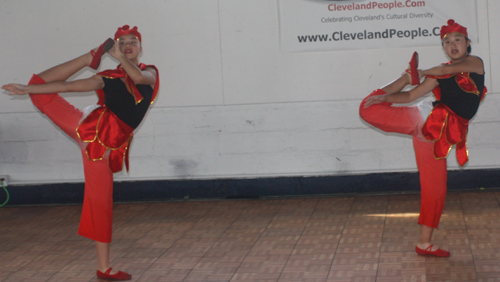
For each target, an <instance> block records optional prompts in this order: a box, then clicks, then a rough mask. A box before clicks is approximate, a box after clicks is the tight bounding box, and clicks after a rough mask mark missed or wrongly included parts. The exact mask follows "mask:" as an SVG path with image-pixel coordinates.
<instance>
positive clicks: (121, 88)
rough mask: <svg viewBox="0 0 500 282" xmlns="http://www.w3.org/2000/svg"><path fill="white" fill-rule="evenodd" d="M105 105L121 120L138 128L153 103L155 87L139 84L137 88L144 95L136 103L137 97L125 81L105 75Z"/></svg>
mask: <svg viewBox="0 0 500 282" xmlns="http://www.w3.org/2000/svg"><path fill="white" fill-rule="evenodd" d="M102 80H103V81H104V88H103V89H102V90H103V91H104V105H106V107H108V109H110V110H111V111H112V112H113V113H114V114H115V115H116V116H117V117H118V118H119V119H120V120H121V121H123V122H125V123H126V124H127V125H128V126H130V127H132V128H134V129H135V128H137V127H138V126H139V124H140V123H141V121H142V119H143V118H144V116H145V115H146V112H147V111H148V109H149V106H150V105H151V98H152V96H153V87H151V85H147V84H137V85H136V87H137V90H139V92H140V93H141V95H142V96H143V99H142V101H141V102H139V103H138V104H137V105H136V104H135V99H134V96H132V94H130V92H129V91H128V90H127V86H125V83H124V82H123V81H122V80H121V79H119V78H115V79H110V78H106V77H103V78H102Z"/></svg>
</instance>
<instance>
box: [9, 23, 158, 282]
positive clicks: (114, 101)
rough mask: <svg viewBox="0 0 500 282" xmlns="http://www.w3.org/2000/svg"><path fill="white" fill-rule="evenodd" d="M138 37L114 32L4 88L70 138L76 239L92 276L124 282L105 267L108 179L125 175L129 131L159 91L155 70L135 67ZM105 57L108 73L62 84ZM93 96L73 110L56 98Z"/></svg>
mask: <svg viewBox="0 0 500 282" xmlns="http://www.w3.org/2000/svg"><path fill="white" fill-rule="evenodd" d="M141 42H142V37H141V34H140V33H139V32H138V30H137V27H134V28H132V29H130V27H129V26H128V25H125V26H123V27H120V28H118V30H117V31H116V33H115V39H114V40H113V39H111V38H109V39H108V40H106V41H105V42H104V43H103V44H101V46H99V47H98V48H97V49H95V50H92V51H91V52H90V53H87V54H84V55H82V56H80V57H77V58H76V59H73V60H71V61H68V62H66V63H63V64H61V65H57V66H55V67H53V68H50V69H48V70H46V71H43V72H41V73H39V74H38V75H33V77H32V78H31V81H30V83H29V84H28V85H21V84H6V85H4V86H3V87H2V89H5V90H7V91H9V92H10V95H25V94H29V95H30V98H31V100H32V102H33V104H34V105H35V106H36V107H37V108H38V109H39V110H40V111H41V112H42V113H44V114H45V115H46V116H47V117H48V118H50V119H51V120H52V122H54V124H55V125H56V126H58V127H59V128H61V129H62V130H63V131H64V132H65V133H66V134H68V135H69V136H70V137H71V138H73V139H74V140H75V141H76V142H77V143H78V145H79V146H80V150H81V153H82V159H83V167H84V174H85V195H84V201H83V209H82V216H81V219H80V227H79V230H78V234H79V235H81V236H84V237H87V238H90V239H92V240H94V241H95V245H96V251H97V261H98V266H97V276H98V277H99V278H101V279H109V280H130V279H131V275H130V274H128V273H126V272H122V271H115V270H113V269H112V268H111V267H110V261H109V244H110V243H111V227H112V218H113V173H114V172H118V171H121V170H122V168H123V163H124V162H125V165H126V167H127V170H128V150H129V146H130V142H131V141H132V137H133V131H134V129H135V128H137V126H139V124H140V123H141V121H142V119H143V118H144V116H145V114H146V112H147V110H148V109H149V106H150V105H151V103H153V101H154V99H155V97H156V94H157V92H158V87H159V78H158V70H157V69H156V67H155V66H153V65H144V64H139V59H138V57H139V54H140V53H141V52H142V46H141ZM105 53H108V54H110V55H111V56H112V57H113V58H115V59H116V60H118V61H119V62H120V65H119V66H118V67H117V68H116V69H114V70H106V71H103V72H99V73H97V75H94V76H92V77H90V78H87V79H81V80H74V81H66V80H67V79H68V78H69V77H70V76H72V75H73V74H75V73H76V72H78V71H79V70H81V69H82V68H85V67H90V68H93V69H97V68H98V67H99V64H100V62H101V57H102V56H103V55H104V54H105ZM94 90H95V91H96V92H97V94H98V97H99V101H98V103H97V105H94V106H90V107H87V108H85V109H84V110H79V109H76V108H75V107H73V106H72V105H70V104H69V103H68V102H67V101H66V100H65V99H63V98H62V97H61V96H59V94H58V93H60V92H84V91H94Z"/></svg>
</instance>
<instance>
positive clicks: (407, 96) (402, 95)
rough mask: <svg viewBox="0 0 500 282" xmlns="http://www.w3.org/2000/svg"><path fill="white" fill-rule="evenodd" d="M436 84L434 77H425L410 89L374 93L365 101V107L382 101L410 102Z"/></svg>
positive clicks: (429, 90) (430, 89)
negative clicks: (420, 82) (381, 93)
mask: <svg viewBox="0 0 500 282" xmlns="http://www.w3.org/2000/svg"><path fill="white" fill-rule="evenodd" d="M436 86H438V82H437V80H436V79H434V78H426V79H425V80H424V82H422V84H420V85H419V86H417V87H415V88H413V89H411V90H410V91H401V92H396V93H389V94H385V95H375V96H371V97H370V98H368V100H367V101H366V103H365V108H368V107H369V106H371V105H375V104H380V103H383V102H387V103H400V104H404V103H410V102H413V101H415V100H416V99H418V98H420V97H422V96H424V95H426V94H427V93H429V92H431V91H432V89H434V88H436Z"/></svg>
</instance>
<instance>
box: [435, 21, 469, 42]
mask: <svg viewBox="0 0 500 282" xmlns="http://www.w3.org/2000/svg"><path fill="white" fill-rule="evenodd" d="M452 32H458V33H461V34H463V35H464V36H465V37H468V36H467V28H466V27H463V26H461V25H459V24H457V23H456V22H455V21H454V20H448V25H443V26H442V27H441V40H443V39H444V38H445V37H446V35H448V34H449V33H452Z"/></svg>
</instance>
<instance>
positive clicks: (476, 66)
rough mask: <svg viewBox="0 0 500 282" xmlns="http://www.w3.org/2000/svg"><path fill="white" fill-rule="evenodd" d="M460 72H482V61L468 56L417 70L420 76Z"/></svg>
mask: <svg viewBox="0 0 500 282" xmlns="http://www.w3.org/2000/svg"><path fill="white" fill-rule="evenodd" d="M461 72H468V73H478V74H484V66H483V61H482V60H481V59H479V58H478V57H476V56H468V57H466V58H465V60H463V61H461V62H458V63H451V64H447V65H439V66H435V67H432V68H428V69H424V70H419V75H420V77H423V76H427V75H434V76H441V75H447V74H455V73H461Z"/></svg>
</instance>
